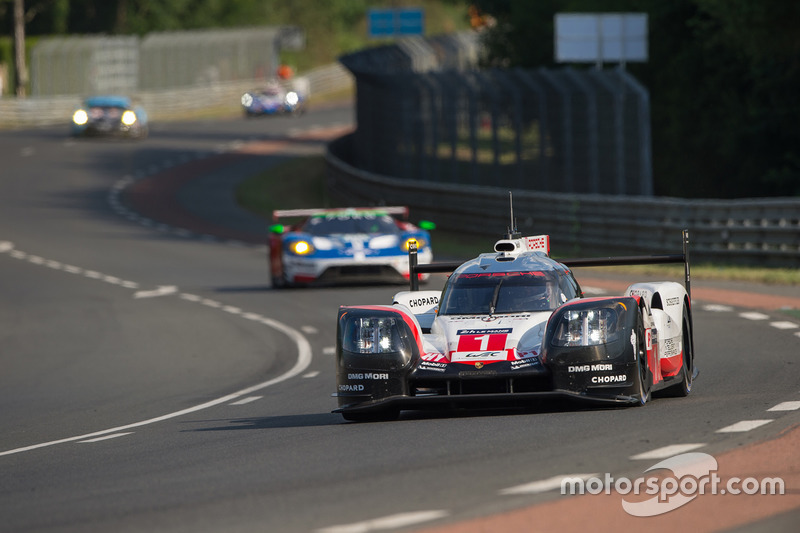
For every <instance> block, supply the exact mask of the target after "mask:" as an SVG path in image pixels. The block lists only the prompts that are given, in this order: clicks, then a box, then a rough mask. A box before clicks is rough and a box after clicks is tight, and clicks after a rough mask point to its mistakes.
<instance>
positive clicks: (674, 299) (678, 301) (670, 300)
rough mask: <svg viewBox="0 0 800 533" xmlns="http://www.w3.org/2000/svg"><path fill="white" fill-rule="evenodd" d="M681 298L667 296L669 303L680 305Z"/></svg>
mask: <svg viewBox="0 0 800 533" xmlns="http://www.w3.org/2000/svg"><path fill="white" fill-rule="evenodd" d="M680 303H681V299H680V298H679V297H677V296H676V297H675V298H667V305H680Z"/></svg>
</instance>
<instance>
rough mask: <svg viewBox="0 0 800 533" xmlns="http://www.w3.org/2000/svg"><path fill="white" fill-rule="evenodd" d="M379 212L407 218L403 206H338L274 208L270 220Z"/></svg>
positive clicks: (406, 210) (405, 208)
mask: <svg viewBox="0 0 800 533" xmlns="http://www.w3.org/2000/svg"><path fill="white" fill-rule="evenodd" d="M347 212H355V213H368V212H374V213H380V214H387V215H400V216H401V217H403V219H408V207H405V206H390V207H383V206H377V207H340V208H317V209H276V210H275V211H273V212H272V220H273V221H274V222H278V219H281V218H291V217H312V216H315V215H325V214H328V213H331V214H332V213H347Z"/></svg>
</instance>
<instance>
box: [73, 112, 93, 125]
mask: <svg viewBox="0 0 800 533" xmlns="http://www.w3.org/2000/svg"><path fill="white" fill-rule="evenodd" d="M72 122H74V123H75V124H77V125H78V126H83V125H84V124H86V123H87V122H89V115H88V113H86V111H85V110H83V109H78V110H77V111H75V113H73V115H72Z"/></svg>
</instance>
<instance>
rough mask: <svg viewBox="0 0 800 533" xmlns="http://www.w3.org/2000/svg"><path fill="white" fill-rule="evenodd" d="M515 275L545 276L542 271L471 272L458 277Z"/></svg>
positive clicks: (502, 276)
mask: <svg viewBox="0 0 800 533" xmlns="http://www.w3.org/2000/svg"><path fill="white" fill-rule="evenodd" d="M515 276H528V277H534V278H543V277H545V275H544V273H542V272H472V273H467V274H460V275H459V276H458V279H461V278H464V279H474V278H504V277H515Z"/></svg>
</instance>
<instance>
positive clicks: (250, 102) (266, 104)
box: [242, 84, 306, 117]
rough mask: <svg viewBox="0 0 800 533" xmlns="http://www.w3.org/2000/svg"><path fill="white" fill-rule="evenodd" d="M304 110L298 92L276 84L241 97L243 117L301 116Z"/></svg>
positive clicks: (303, 101) (304, 103)
mask: <svg viewBox="0 0 800 533" xmlns="http://www.w3.org/2000/svg"><path fill="white" fill-rule="evenodd" d="M305 108H306V99H305V96H304V95H303V94H302V93H301V92H300V91H294V90H287V89H284V88H283V87H282V86H280V85H278V84H274V85H268V86H267V87H264V88H263V89H258V90H254V91H249V92H246V93H244V94H243V95H242V109H243V110H244V116H245V117H255V116H263V115H301V114H302V113H303V112H304V111H305Z"/></svg>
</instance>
